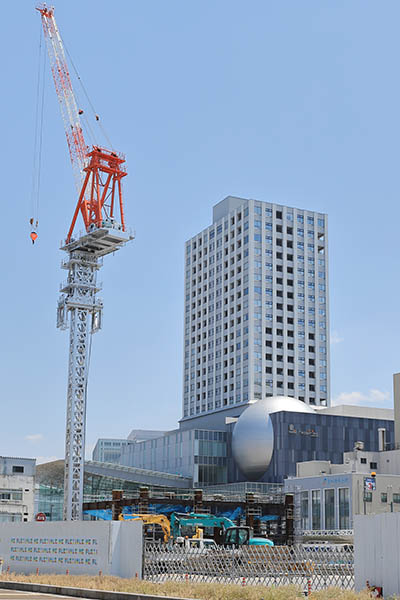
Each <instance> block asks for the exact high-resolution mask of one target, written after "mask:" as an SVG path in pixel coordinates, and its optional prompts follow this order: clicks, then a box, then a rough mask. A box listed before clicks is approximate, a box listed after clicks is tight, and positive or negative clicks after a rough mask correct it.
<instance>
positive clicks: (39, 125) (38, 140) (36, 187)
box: [29, 26, 46, 244]
mask: <svg viewBox="0 0 400 600" xmlns="http://www.w3.org/2000/svg"><path fill="white" fill-rule="evenodd" d="M42 42H43V30H42V27H41V26H40V37H39V60H38V62H39V64H38V75H37V85H36V110H35V135H34V145H33V166H32V189H31V215H32V216H31V217H30V219H29V224H30V226H31V234H30V238H31V240H32V244H34V243H35V240H36V239H37V237H38V235H37V229H38V225H39V207H40V178H41V168H42V147H43V115H44V91H45V69H46V48H45V47H44V44H43V43H42ZM42 55H44V56H43V58H42ZM42 69H43V70H42Z"/></svg>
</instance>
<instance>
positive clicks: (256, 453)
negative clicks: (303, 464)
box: [232, 396, 315, 481]
mask: <svg viewBox="0 0 400 600" xmlns="http://www.w3.org/2000/svg"><path fill="white" fill-rule="evenodd" d="M283 410H284V411H288V412H307V413H313V412H315V411H314V409H313V408H311V407H310V406H309V405H308V404H305V403H304V402H302V401H301V400H297V399H296V398H289V396H270V397H269V398H264V399H263V400H258V401H257V402H255V403H254V404H252V405H251V406H249V407H248V408H246V410H245V411H244V412H243V413H242V414H241V415H240V417H239V419H238V421H237V423H236V425H235V428H234V430H233V434H232V451H233V457H234V459H235V462H236V464H237V466H238V467H239V469H240V470H241V472H242V473H243V475H245V476H246V477H247V478H248V479H249V480H250V481H255V480H257V479H260V477H261V476H262V475H263V474H264V473H265V471H266V470H267V469H268V467H269V464H270V462H271V458H272V453H273V451H274V428H273V425H272V421H271V418H270V414H271V413H275V412H280V411H283Z"/></svg>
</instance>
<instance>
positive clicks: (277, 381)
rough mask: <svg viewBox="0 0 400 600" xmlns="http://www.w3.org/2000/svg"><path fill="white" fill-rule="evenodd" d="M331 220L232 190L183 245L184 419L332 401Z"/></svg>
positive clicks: (323, 404) (327, 403)
mask: <svg viewBox="0 0 400 600" xmlns="http://www.w3.org/2000/svg"><path fill="white" fill-rule="evenodd" d="M327 234H328V231H327V216H326V215H324V214H321V213H316V212H312V211H308V210H301V209H298V208H289V207H287V206H281V205H278V204H273V203H269V202H259V201H257V200H246V199H244V198H235V197H232V196H228V197H227V198H225V199H224V200H222V202H219V203H218V204H217V205H216V206H214V209H213V224H212V225H211V226H210V227H207V228H206V229H204V230H203V231H202V232H201V233H199V234H198V235H196V236H194V237H193V238H192V239H190V240H189V241H188V242H187V243H186V256H185V265H186V267H185V322H184V376H183V379H184V381H183V421H185V420H186V419H190V418H193V417H198V416H201V415H206V414H210V413H215V412H217V411H221V410H224V409H227V408H231V407H235V406H241V407H243V405H246V404H249V403H252V402H255V401H257V400H259V399H261V398H263V397H265V396H272V395H287V396H293V397H295V398H299V399H300V400H303V401H304V402H306V403H308V404H312V405H317V406H319V405H322V406H327V405H329V299H328V247H327V242H328V239H327Z"/></svg>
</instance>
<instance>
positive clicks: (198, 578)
mask: <svg viewBox="0 0 400 600" xmlns="http://www.w3.org/2000/svg"><path fill="white" fill-rule="evenodd" d="M143 578H144V579H147V580H149V581H154V582H159V583H160V582H163V581H187V582H208V583H226V584H227V583H234V584H239V585H264V586H281V585H289V584H295V585H299V586H301V587H302V588H303V589H310V590H321V589H325V588H328V587H338V588H341V589H347V590H352V589H354V551H353V547H352V546H350V545H337V546H336V547H335V546H334V545H326V547H324V546H323V545H318V546H317V545H316V546H315V547H314V546H313V545H311V544H310V545H309V546H307V545H303V546H275V547H266V546H242V547H240V548H225V547H220V546H219V547H213V548H202V549H200V548H197V547H194V548H191V547H180V546H177V545H171V546H169V545H164V544H159V543H155V542H145V548H144V561H143Z"/></svg>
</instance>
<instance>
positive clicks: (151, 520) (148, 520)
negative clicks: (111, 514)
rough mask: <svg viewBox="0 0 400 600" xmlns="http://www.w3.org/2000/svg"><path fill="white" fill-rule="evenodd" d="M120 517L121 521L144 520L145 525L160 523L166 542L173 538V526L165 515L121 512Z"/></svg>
mask: <svg viewBox="0 0 400 600" xmlns="http://www.w3.org/2000/svg"><path fill="white" fill-rule="evenodd" d="M118 519H119V520H120V521H143V524H144V525H159V526H160V527H161V529H162V532H163V534H164V542H165V543H167V542H169V541H170V539H171V526H170V524H169V520H168V517H166V516H165V515H143V514H135V513H133V514H127V515H122V514H121V515H119V517H118Z"/></svg>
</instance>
